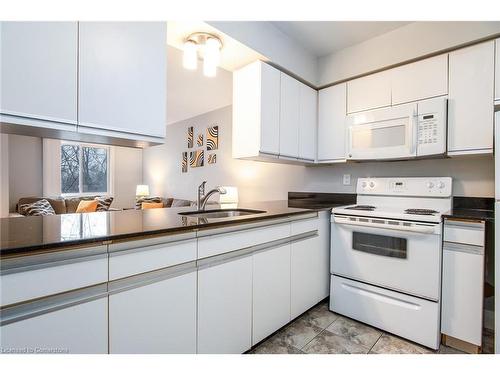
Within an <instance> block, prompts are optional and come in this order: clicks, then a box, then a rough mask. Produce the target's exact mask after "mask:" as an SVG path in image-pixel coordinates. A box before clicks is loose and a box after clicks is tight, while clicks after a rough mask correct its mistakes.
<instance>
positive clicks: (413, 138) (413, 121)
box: [408, 109, 418, 156]
mask: <svg viewBox="0 0 500 375" xmlns="http://www.w3.org/2000/svg"><path fill="white" fill-rule="evenodd" d="M408 121H409V124H410V153H411V155H414V156H417V143H418V124H417V115H416V114H415V109H412V110H411V111H410V115H409V116H408Z"/></svg>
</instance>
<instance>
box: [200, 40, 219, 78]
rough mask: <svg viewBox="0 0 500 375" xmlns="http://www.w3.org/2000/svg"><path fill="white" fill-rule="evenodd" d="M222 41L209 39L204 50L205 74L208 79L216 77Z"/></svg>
mask: <svg viewBox="0 0 500 375" xmlns="http://www.w3.org/2000/svg"><path fill="white" fill-rule="evenodd" d="M220 47H221V44H220V41H219V40H217V39H215V38H208V39H207V40H206V42H205V47H204V50H203V74H204V75H205V76H207V77H215V75H216V74H217V66H218V65H219V62H220Z"/></svg>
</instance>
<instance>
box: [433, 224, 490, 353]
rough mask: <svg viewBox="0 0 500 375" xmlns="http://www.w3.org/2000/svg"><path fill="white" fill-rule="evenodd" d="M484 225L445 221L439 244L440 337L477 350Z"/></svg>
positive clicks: (479, 326)
mask: <svg viewBox="0 0 500 375" xmlns="http://www.w3.org/2000/svg"><path fill="white" fill-rule="evenodd" d="M484 226H485V224H484V222H464V221H454V220H446V221H445V224H444V242H443V286H442V298H441V299H442V307H441V333H443V334H445V335H447V336H450V337H453V338H455V339H459V340H461V341H465V342H467V343H470V344H473V345H476V346H478V347H480V346H481V342H482V332H483V286H484V236H485V232H484V230H485V229H484Z"/></svg>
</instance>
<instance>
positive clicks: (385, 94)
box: [347, 70, 391, 113]
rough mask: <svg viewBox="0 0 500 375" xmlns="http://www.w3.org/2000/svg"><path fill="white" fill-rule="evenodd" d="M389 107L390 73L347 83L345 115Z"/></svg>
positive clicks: (373, 75)
mask: <svg viewBox="0 0 500 375" xmlns="http://www.w3.org/2000/svg"><path fill="white" fill-rule="evenodd" d="M390 105H391V74H390V71H388V70H386V71H383V72H380V73H375V74H371V75H369V76H366V77H361V78H357V79H354V80H352V81H349V82H347V113H352V112H359V111H366V110H367V109H374V108H381V107H387V106H390Z"/></svg>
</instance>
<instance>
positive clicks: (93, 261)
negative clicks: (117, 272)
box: [0, 246, 108, 306]
mask: <svg viewBox="0 0 500 375" xmlns="http://www.w3.org/2000/svg"><path fill="white" fill-rule="evenodd" d="M91 253H92V254H93V255H92V256H82V254H91ZM78 255H80V256H78ZM35 257H38V256H28V257H23V258H19V259H16V260H15V259H11V260H7V261H2V263H3V264H2V275H1V280H0V284H1V292H2V293H1V305H2V306H5V305H10V304H13V303H18V302H22V301H26V300H31V299H34V298H40V297H44V296H48V295H52V294H57V293H62V292H65V291H69V290H73V289H78V288H83V287H86V286H90V285H95V284H100V283H104V282H107V281H108V256H107V253H106V246H96V247H92V248H82V249H77V250H71V251H60V252H55V253H49V254H44V255H41V256H40V259H39V261H40V262H35V261H34V259H33V258H35ZM10 262H16V263H17V264H16V266H15V267H9V268H7V267H8V266H7V263H10Z"/></svg>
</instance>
